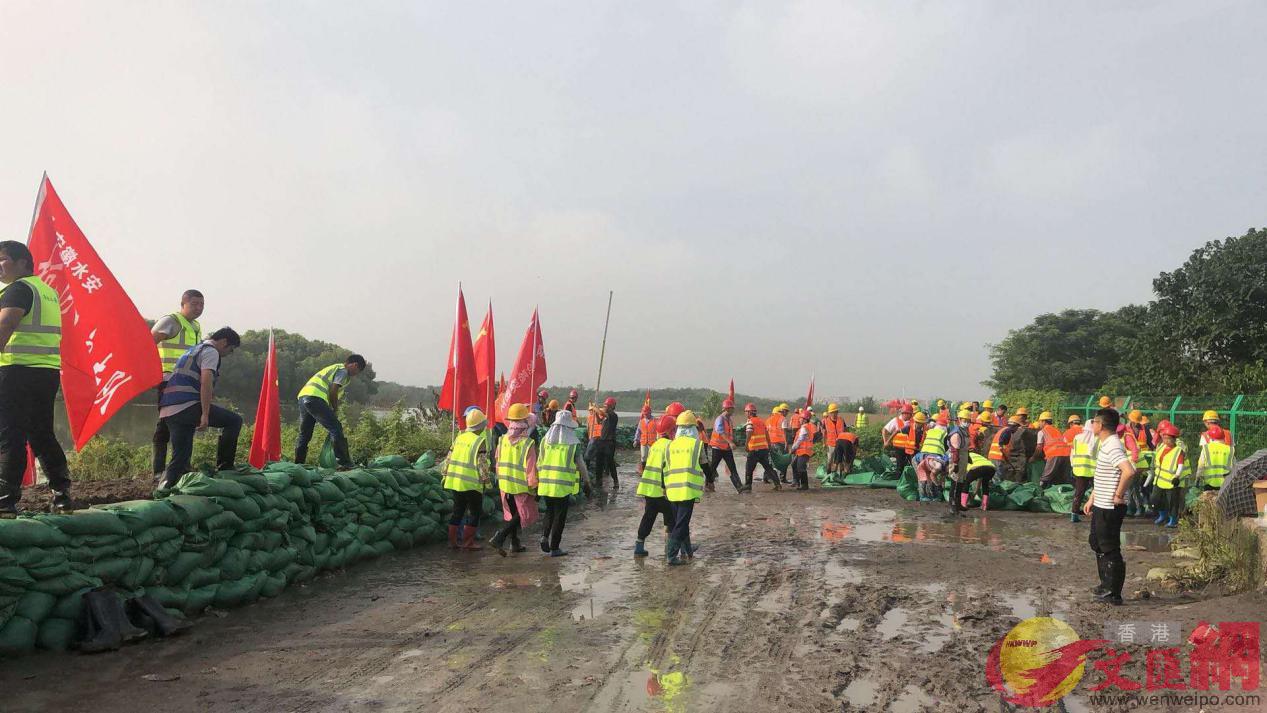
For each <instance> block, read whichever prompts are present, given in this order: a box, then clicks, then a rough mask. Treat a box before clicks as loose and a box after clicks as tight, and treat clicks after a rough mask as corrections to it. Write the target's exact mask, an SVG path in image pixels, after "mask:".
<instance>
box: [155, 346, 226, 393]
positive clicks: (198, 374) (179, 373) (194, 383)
mask: <svg viewBox="0 0 1267 713" xmlns="http://www.w3.org/2000/svg"><path fill="white" fill-rule="evenodd" d="M203 349H215V347H214V346H212V345H210V344H208V343H206V342H203V343H202V344H199V345H198V346H196V347H192V348H191V349H189V350H188V351H186V352H185V353H184V354H182V355H181V357H180V358H179V359H177V360H176V368H175V369H173V370H172V377H171V378H170V379H168V380H167V386H164V387H163V397H162V398H160V399H159V400H158V405H159V408H162V407H164V406H179V405H181V404H187V403H189V402H190V401H200V400H201V399H202V369H199V368H198V355H199V354H200V353H202V350H203ZM219 378H220V370H219V369H217V370H215V371H213V372H211V385H212V387H214V386H215V384H216V380H218V379H219Z"/></svg>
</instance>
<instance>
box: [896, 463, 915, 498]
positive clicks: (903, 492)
mask: <svg viewBox="0 0 1267 713" xmlns="http://www.w3.org/2000/svg"><path fill="white" fill-rule="evenodd" d="M897 494H898V495H900V496H901V497H902V499H903V500H919V479H918V478H916V477H915V469H914V468H912V467H911V466H909V465H908V466H906V469H905V470H904V471H902V477H901V478H900V479H899V480H898V484H897Z"/></svg>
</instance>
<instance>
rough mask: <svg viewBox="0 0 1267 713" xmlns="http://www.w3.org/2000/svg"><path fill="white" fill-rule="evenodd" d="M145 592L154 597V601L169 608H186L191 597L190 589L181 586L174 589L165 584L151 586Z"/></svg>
mask: <svg viewBox="0 0 1267 713" xmlns="http://www.w3.org/2000/svg"><path fill="white" fill-rule="evenodd" d="M145 593H146V594H148V595H149V596H151V597H154V601H156V602H158V603H159V604H161V605H163V607H165V608H169V609H184V608H185V602H186V601H187V600H188V599H189V590H188V589H186V588H184V587H180V588H178V589H173V588H171V587H163V586H149V587H146V588H145Z"/></svg>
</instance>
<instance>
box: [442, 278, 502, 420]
mask: <svg viewBox="0 0 1267 713" xmlns="http://www.w3.org/2000/svg"><path fill="white" fill-rule="evenodd" d="M481 403H483V401H481V400H480V390H479V382H478V381H477V380H476V379H475V352H474V350H473V349H472V348H471V324H470V321H469V320H468V319H467V317H466V298H465V297H463V296H462V286H461V285H458V305H457V316H456V318H455V319H454V322H453V337H452V339H450V341H449V361H448V364H446V365H445V370H444V386H443V387H441V389H440V401H439V407H440V408H442V409H448V410H449V412H450V413H452V414H453V418H454V420H456V421H457V423H458V425H459V426H462V425H463V423H464V420H463V418H462V412H463V411H465V410H466V407H467V406H479V405H480V404H481ZM490 418H491V416H490Z"/></svg>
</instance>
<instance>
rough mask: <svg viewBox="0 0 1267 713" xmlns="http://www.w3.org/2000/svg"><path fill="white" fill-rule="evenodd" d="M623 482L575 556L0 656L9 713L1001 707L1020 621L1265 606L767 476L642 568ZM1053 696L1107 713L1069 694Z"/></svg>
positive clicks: (1230, 613) (990, 528)
mask: <svg viewBox="0 0 1267 713" xmlns="http://www.w3.org/2000/svg"><path fill="white" fill-rule="evenodd" d="M622 474H623V475H624V476H625V477H623V478H622V482H624V483H625V484H626V485H625V488H624V489H622V490H620V491H617V492H610V491H609V492H607V493H605V494H604V495H603V496H602V497H600V498H598V499H596V501H595V502H593V503H591V504H590V505H588V506H587V507H585V508H584V509H582V510H580V511H579V512H573V513H571V514H570V515H569V523H568V527H567V531H566V532H565V535H564V548H565V549H568V550H569V551H570V553H571V554H570V555H569V556H567V557H562V558H549V557H544V556H543V555H542V554H541V552H540V551H539V550H538V549H537V547H536V539H537V537H536V533H535V531H534V532H532V533H531V534H530V535H529V536H528V537H527V538H525V544H526V545H528V546H529V551H528V552H526V553H522V554H518V555H512V556H510V557H506V558H502V557H498V556H497V555H496V553H495V552H493V551H492V550H490V549H488V548H486V549H485V550H484V551H483V552H478V553H456V552H452V551H450V550H448V549H447V548H445V547H442V546H441V547H429V548H423V549H420V550H417V551H412V552H407V553H400V554H396V555H388V556H385V557H382V558H380V559H377V560H374V561H372V562H368V563H365V564H363V565H360V566H356V567H353V568H351V569H349V570H347V571H345V572H343V573H339V574H333V575H330V576H326V577H322V578H320V579H318V580H316V581H314V582H311V583H309V584H307V585H305V586H302V587H296V588H293V589H291V590H287V591H286V592H285V593H284V594H283V595H282V596H280V597H278V598H277V599H274V600H270V601H265V602H261V603H258V604H256V605H253V606H249V607H245V608H242V609H237V610H233V611H230V612H227V613H212V614H209V615H207V616H204V617H202V618H201V619H199V621H198V622H197V625H196V627H195V629H194V630H193V631H192V632H191V633H190V634H189V635H187V636H184V637H180V638H177V639H173V640H169V641H157V642H148V643H143V644H140V645H135V646H131V647H129V648H126V649H125V650H123V651H120V652H117V653H114V654H107V655H101V656H96V657H88V656H77V655H60V656H54V655H47V654H40V655H36V656H31V657H27V658H23V659H19V660H16V661H9V662H6V663H5V664H4V665H3V667H0V687H2V689H3V690H4V691H5V692H6V701H5V704H4V706H3V708H4V710H6V711H48V710H87V709H91V710H94V711H101V712H104V713H109V712H113V711H119V712H120V713H123V712H127V713H134V712H135V711H139V710H211V711H234V712H235V713H245V712H251V711H366V710H369V711H477V710H488V711H520V712H524V711H551V712H552V713H561V712H563V711H669V712H673V711H710V712H713V711H899V712H900V711H923V710H946V711H957V712H962V711H1002V710H1010V708H1009V707H1008V706H1007V705H1006V704H1003V703H1002V702H1001V700H1000V698H999V696H998V695H997V694H996V693H995V692H994V691H992V690H991V689H990V687H989V686H988V684H987V683H986V678H985V660H986V655H987V653H988V651H989V649H990V647H991V646H992V645H993V644H994V642H995V641H996V640H998V639H999V637H1002V636H1003V635H1004V634H1006V633H1007V631H1008V630H1009V629H1010V628H1011V627H1012V626H1013V625H1015V624H1016V623H1017V622H1018V621H1020V620H1022V619H1024V618H1028V617H1032V616H1043V615H1047V616H1055V617H1058V618H1060V619H1063V620H1064V621H1067V622H1068V623H1069V624H1070V625H1071V626H1072V627H1073V628H1074V629H1075V630H1076V631H1077V632H1079V634H1080V635H1082V636H1083V637H1085V638H1098V637H1099V636H1100V635H1101V633H1102V632H1103V630H1104V626H1105V624H1106V623H1108V622H1112V621H1126V620H1129V621H1145V620H1163V621H1171V622H1181V623H1184V624H1185V625H1186V626H1187V627H1188V628H1189V629H1190V628H1191V626H1192V625H1195V624H1196V623H1197V622H1198V621H1201V620H1203V619H1208V620H1213V621H1227V620H1238V619H1239V620H1244V619H1247V618H1248V619H1253V620H1261V619H1262V618H1263V615H1262V613H1261V612H1262V611H1264V608H1263V605H1264V603H1265V600H1264V598H1263V597H1261V596H1258V595H1243V596H1240V597H1228V598H1213V599H1203V598H1201V597H1197V596H1193V595H1185V594H1180V593H1177V592H1173V591H1169V590H1166V589H1164V588H1160V587H1158V586H1157V585H1156V584H1155V583H1152V582H1145V581H1144V575H1145V574H1146V573H1147V571H1148V569H1149V568H1151V567H1156V566H1165V565H1169V564H1171V563H1172V558H1171V556H1170V555H1169V552H1168V551H1169V538H1170V537H1171V536H1172V534H1171V533H1165V532H1161V531H1159V530H1157V529H1156V528H1153V527H1152V526H1151V524H1146V523H1144V522H1142V521H1140V522H1131V523H1129V524H1128V525H1127V526H1126V532H1125V535H1124V541H1125V542H1126V544H1127V545H1128V548H1127V551H1126V552H1125V555H1126V558H1127V562H1128V581H1127V594H1128V599H1129V601H1128V602H1127V604H1126V605H1125V606H1123V607H1120V608H1113V607H1109V606H1108V605H1105V604H1100V603H1096V602H1093V600H1092V598H1091V596H1090V594H1089V592H1088V589H1089V588H1090V587H1091V586H1092V585H1093V584H1095V581H1094V576H1095V575H1094V564H1093V560H1092V557H1091V555H1090V553H1089V551H1088V548H1087V544H1086V537H1087V525H1086V524H1085V523H1082V524H1073V523H1070V522H1069V521H1068V519H1067V518H1066V517H1062V516H1056V515H1040V514H1035V513H1024V512H1006V513H988V514H986V513H982V512H980V511H973V512H970V513H968V514H967V516H965V517H961V518H954V519H952V518H950V517H948V516H947V515H946V512H945V510H944V508H943V507H941V506H932V505H924V506H921V505H919V504H917V503H904V502H902V501H900V500H898V499H897V496H896V495H895V494H894V493H893V492H892V491H889V490H866V489H842V490H823V489H818V488H814V489H812V490H811V491H809V492H808V493H798V492H795V491H790V490H788V491H783V492H778V493H776V492H773V491H771V490H769V489H768V486H763V485H761V484H758V485H757V486H756V492H755V493H753V494H752V495H745V496H738V495H736V494H735V493H734V492H733V490H730V489H729V488H727V487H723V485H722V484H723V483H725V481H724V480H723V481H721V482H719V486H718V492H717V493H712V494H709V495H708V496H707V497H706V498H705V500H704V502H703V503H702V504H700V505H699V506H697V508H696V511H695V512H696V515H695V520H694V525H693V528H692V529H693V540H694V541H695V543H696V544H697V545H700V546H701V550H700V552H699V554H698V556H697V558H696V559H695V561H694V562H693V563H691V564H689V565H687V566H683V567H668V566H667V565H666V564H665V563H664V561H663V558H662V557H657V556H655V555H656V553H658V552H663V545H664V534H663V531H662V530H661V529H660V528H659V525H658V524H657V529H656V531H654V532H653V533H652V535H651V537H650V538H649V539H648V541H647V548H648V549H649V550H650V551H651V552H652V555H653V556H651V557H649V558H647V559H643V560H636V559H634V558H633V557H632V547H633V537H634V532H635V530H636V528H637V522H638V519H639V517H640V516H641V509H642V504H641V501H640V500H639V499H638V498H636V497H635V496H634V495H633V493H632V491H631V490H630V489H629V487H628V483H631V482H633V480H634V478H633V477H632V469H630V468H628V467H622ZM483 529H484V530H486V531H487V534H486V535H485V536H488V535H491V532H492V528H491V527H490V526H489V524H487V523H486V524H485V526H484V528H483ZM1136 592H1147V595H1148V598H1147V599H1142V598H1135V596H1134V595H1135V593H1136ZM1142 651H1143V649H1140V650H1139V653H1138V657H1139V658H1140V659H1141V660H1142V658H1143V653H1142ZM148 674H165V675H164V676H158V677H151V678H164V679H166V678H171V677H173V676H178V677H179V678H177V679H176V680H164V681H157V680H147V679H145V678H143V677H144V676H146V675H148ZM1086 685H1087V684H1086V683H1084V684H1083V685H1082V686H1081V687H1080V689H1079V690H1084V689H1085V688H1086ZM1061 705H1062V706H1064V709H1065V710H1070V711H1075V710H1113V709H1112V708H1093V707H1091V706H1090V703H1089V702H1088V700H1087V699H1086V697H1085V695H1084V694H1082V693H1079V692H1075V693H1074V694H1073V695H1071V696H1069V697H1067V698H1066V699H1064V700H1063V701H1062V702H1061ZM1052 710H1058V708H1053V709H1052ZM1159 710H1189V709H1185V708H1181V707H1180V708H1173V709H1159Z"/></svg>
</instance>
